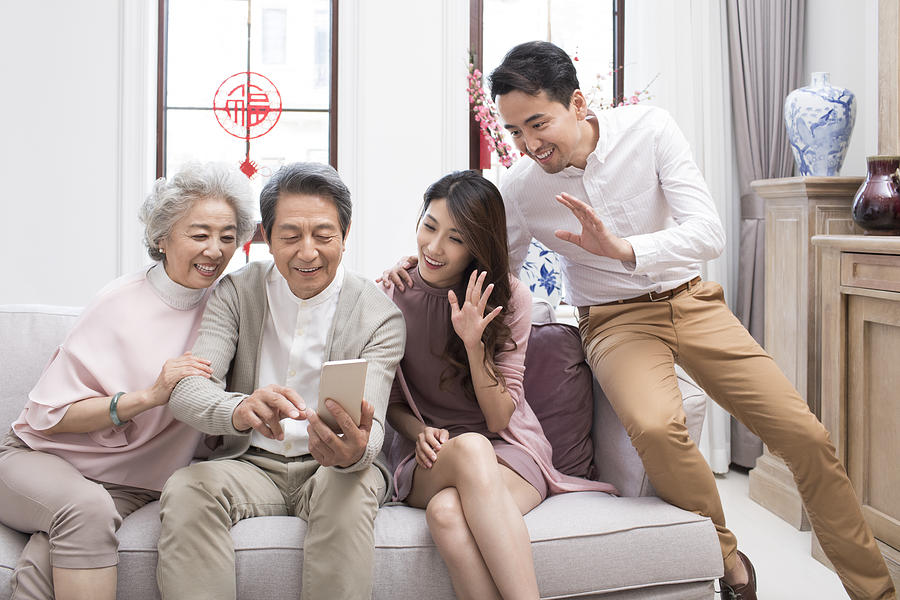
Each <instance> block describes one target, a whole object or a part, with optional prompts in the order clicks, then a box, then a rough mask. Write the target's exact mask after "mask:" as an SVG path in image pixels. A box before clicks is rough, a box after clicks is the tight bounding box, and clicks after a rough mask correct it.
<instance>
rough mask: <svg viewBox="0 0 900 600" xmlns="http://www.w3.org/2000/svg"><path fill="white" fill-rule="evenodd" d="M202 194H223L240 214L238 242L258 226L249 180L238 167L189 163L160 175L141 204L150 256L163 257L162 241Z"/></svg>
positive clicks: (203, 195)
mask: <svg viewBox="0 0 900 600" xmlns="http://www.w3.org/2000/svg"><path fill="white" fill-rule="evenodd" d="M201 198H222V199H223V200H225V201H226V202H228V204H230V205H231V207H232V208H233V209H234V213H235V216H236V218H237V244H238V246H241V245H242V244H243V243H244V242H246V241H247V240H249V239H250V236H252V235H253V231H254V230H255V229H256V216H255V215H254V213H253V200H252V194H251V191H250V184H249V183H248V182H247V178H246V177H244V176H243V175H242V174H241V172H240V171H238V170H237V168H234V167H231V166H229V165H227V164H224V163H198V162H190V163H186V164H185V165H184V166H183V167H182V168H181V170H179V171H178V172H177V173H176V174H175V175H173V176H172V177H171V178H170V179H168V180H166V178H165V177H160V178H159V179H157V180H156V183H155V184H154V185H153V191H152V192H151V193H150V195H149V196H147V199H146V200H144V204H143V206H141V212H140V219H141V222H142V223H143V224H144V244H145V245H146V246H147V253H148V254H149V255H150V258H152V259H153V260H156V261H160V260H163V259H164V258H165V256H166V255H165V254H163V253H162V252H160V251H159V242H160V241H162V240H164V239H166V238H167V237H168V236H169V234H170V233H172V228H173V227H174V226H175V223H176V222H178V219H180V218H181V217H183V216H184V215H185V213H187V211H189V210H190V209H191V207H192V206H193V205H194V202H196V201H197V200H200V199H201Z"/></svg>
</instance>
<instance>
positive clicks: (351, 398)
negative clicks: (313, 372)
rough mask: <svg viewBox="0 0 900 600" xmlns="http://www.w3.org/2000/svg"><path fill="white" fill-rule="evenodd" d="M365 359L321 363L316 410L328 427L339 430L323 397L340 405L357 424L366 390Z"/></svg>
mask: <svg viewBox="0 0 900 600" xmlns="http://www.w3.org/2000/svg"><path fill="white" fill-rule="evenodd" d="M367 364H368V363H367V362H366V359H364V358H356V359H353V360H329V361H326V362H324V363H322V371H321V373H320V375H319V406H318V409H317V410H316V412H317V413H318V415H319V418H320V419H322V421H324V422H325V423H326V424H327V425H328V426H329V427H331V428H332V429H333V430H335V431H340V430H341V428H340V427H339V426H338V424H337V421H336V420H335V419H334V416H333V415H332V414H331V411H329V410H328V408H326V407H325V399H326V398H331V399H332V400H334V401H335V402H337V403H338V404H340V405H341V407H343V409H344V410H346V411H347V414H349V415H350V418H351V419H353V422H354V423H355V424H356V425H357V426H358V425H359V418H360V412H361V404H362V400H363V395H364V394H365V391H366V365H367Z"/></svg>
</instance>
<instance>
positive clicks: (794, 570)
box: [716, 469, 849, 600]
mask: <svg viewBox="0 0 900 600" xmlns="http://www.w3.org/2000/svg"><path fill="white" fill-rule="evenodd" d="M716 482H717V483H718V486H719V495H720V496H721V498H722V505H723V506H724V507H725V521H726V523H727V524H728V527H729V529H731V530H732V531H733V532H734V534H735V535H736V536H737V539H738V547H739V548H740V549H741V552H743V553H744V554H746V555H747V556H748V557H749V558H750V560H751V561H753V566H754V567H755V568H756V576H757V581H758V584H759V588H758V590H757V596H758V597H759V599H760V600H789V599H790V600H798V599H800V600H805V599H807V598H810V599H812V598H815V599H816V600H846V599H847V598H849V596H847V593H846V592H845V591H844V588H843V587H842V586H841V582H840V580H839V579H838V577H837V575H835V574H834V573H833V572H832V571H831V570H829V569H828V568H827V567H825V566H824V565H823V564H822V563H820V562H819V561H817V560H816V559H814V558H813V557H812V556H811V555H810V552H809V548H810V532H808V531H797V530H796V529H794V528H793V527H791V526H790V525H788V524H787V523H786V522H785V521H782V520H781V519H780V518H778V517H776V516H775V515H774V514H773V513H771V512H769V511H768V510H766V509H765V508H763V507H762V506H760V505H759V504H757V503H756V502H754V501H753V500H751V499H750V496H749V494H748V482H749V478H748V476H747V474H746V473H745V472H741V471H737V470H734V469H732V470H731V471H729V472H728V474H727V475H724V476H717V477H716Z"/></svg>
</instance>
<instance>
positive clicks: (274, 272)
mask: <svg viewBox="0 0 900 600" xmlns="http://www.w3.org/2000/svg"><path fill="white" fill-rule="evenodd" d="M270 268H271V272H270V273H269V279H270V281H276V280H277V281H278V283H279V289H280V290H281V293H282V294H285V296H286V297H288V298H290V299H291V300H293V301H294V302H296V303H297V305H298V306H304V307H307V308H314V307H316V306H319V305H320V304H322V303H324V302H327V301H328V300H329V299H331V298H334V296H335V294H338V293H340V291H341V286H342V285H343V284H344V264H343V263H341V264H339V265H338V268H337V272H335V274H334V279H332V280H331V283H329V284H328V287H326V288H325V289H324V290H322V291H321V292H319V293H318V294H316V295H315V296H313V297H312V298H307V299H306V300H304V299H303V298H298V297H297V296H295V295H294V292H292V291H291V288H290V286H289V285H288V282H287V280H286V279H285V278H284V277H283V276H282V275H281V271H279V270H278V269H277V268H276V267H275V263H272V266H271V267H270Z"/></svg>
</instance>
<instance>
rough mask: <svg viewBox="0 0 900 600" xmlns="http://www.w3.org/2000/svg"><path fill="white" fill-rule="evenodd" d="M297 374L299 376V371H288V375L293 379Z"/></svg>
mask: <svg viewBox="0 0 900 600" xmlns="http://www.w3.org/2000/svg"><path fill="white" fill-rule="evenodd" d="M296 374H297V371H294V370H293V369H291V370H290V371H288V375H289V376H290V377H293V376H294V375H296Z"/></svg>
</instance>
